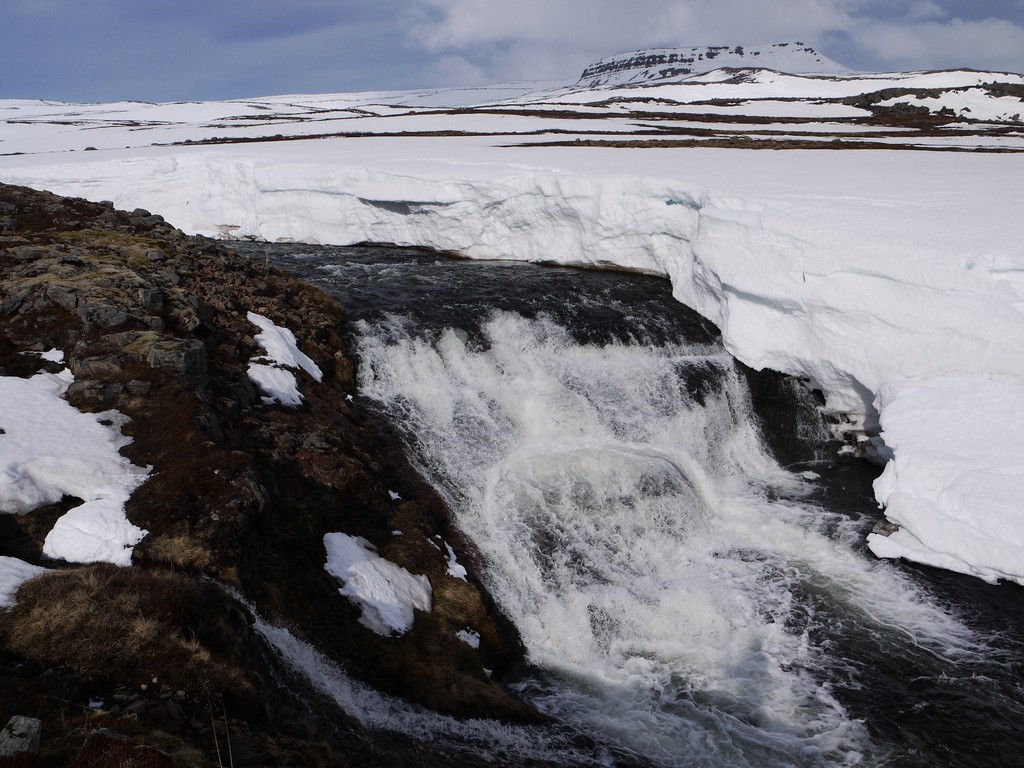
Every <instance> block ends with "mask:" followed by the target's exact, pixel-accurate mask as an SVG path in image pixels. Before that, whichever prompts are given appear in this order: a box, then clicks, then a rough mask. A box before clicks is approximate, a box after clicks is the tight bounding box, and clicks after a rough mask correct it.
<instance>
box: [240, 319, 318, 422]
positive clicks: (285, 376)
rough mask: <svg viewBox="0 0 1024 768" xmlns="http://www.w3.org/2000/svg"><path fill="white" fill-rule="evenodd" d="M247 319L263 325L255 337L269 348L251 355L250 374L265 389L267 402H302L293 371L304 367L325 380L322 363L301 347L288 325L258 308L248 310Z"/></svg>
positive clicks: (257, 325)
mask: <svg viewBox="0 0 1024 768" xmlns="http://www.w3.org/2000/svg"><path fill="white" fill-rule="evenodd" d="M248 319H249V322H250V323H252V324H253V325H255V326H256V327H257V328H259V329H260V331H261V332H260V333H258V334H256V337H255V341H256V343H257V344H259V345H260V346H261V347H262V348H263V350H264V352H266V354H265V355H261V356H259V357H254V358H252V360H251V361H250V363H249V368H248V374H249V378H250V379H251V380H252V381H253V383H254V384H256V385H257V386H258V387H259V388H260V389H261V390H263V402H264V404H266V405H273V404H274V403H279V404H280V405H286V406H293V407H294V406H297V405H302V395H301V394H300V393H299V382H298V380H297V379H296V378H295V374H294V373H292V371H293V370H303V371H305V372H306V373H308V374H309V375H310V376H311V377H312V378H313V380H314V381H317V382H319V381H322V380H323V373H322V372H321V371H320V368H319V366H317V364H316V363H314V362H313V360H312V359H311V358H310V357H309V356H308V355H306V354H305V353H304V352H303V351H302V350H300V349H299V347H298V344H297V343H296V341H295V334H293V333H292V332H291V331H289V330H288V329H287V328H281V327H280V326H278V325H275V324H274V322H273V321H272V320H270V319H268V318H266V317H263V316H262V315H257V314H256V313H255V312H249V314H248Z"/></svg>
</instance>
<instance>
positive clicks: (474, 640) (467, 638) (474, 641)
mask: <svg viewBox="0 0 1024 768" xmlns="http://www.w3.org/2000/svg"><path fill="white" fill-rule="evenodd" d="M455 636H456V637H457V638H459V640H461V641H462V642H464V643H465V644H466V645H468V646H469V647H470V648H474V649H476V648H479V647H480V634H479V633H478V632H474V631H473V630H472V629H468V628H467V629H460V630H459V631H458V632H456V633H455Z"/></svg>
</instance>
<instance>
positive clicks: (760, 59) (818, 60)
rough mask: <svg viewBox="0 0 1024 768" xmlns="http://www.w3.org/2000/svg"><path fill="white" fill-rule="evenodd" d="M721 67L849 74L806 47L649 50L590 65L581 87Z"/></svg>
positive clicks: (652, 79)
mask: <svg viewBox="0 0 1024 768" xmlns="http://www.w3.org/2000/svg"><path fill="white" fill-rule="evenodd" d="M721 67H735V68H742V67H756V68H759V69H777V70H779V71H781V72H797V73H816V74H820V73H835V72H843V71H846V68H845V67H843V66H842V65H841V64H839V63H837V62H835V61H832V60H831V59H829V58H828V57H826V56H823V55H821V54H820V53H818V52H817V51H815V50H814V49H813V48H811V47H810V46H807V45H804V44H803V43H775V44H773V45H759V46H742V45H736V46H727V45H710V46H697V47H693V48H648V49H645V50H641V51H632V52H630V53H620V54H618V55H616V56H609V57H607V58H604V59H601V60H600V61H598V62H596V63H594V64H591V65H590V66H589V67H587V68H586V69H584V70H583V74H582V75H580V79H579V83H578V85H580V86H581V87H584V88H597V87H599V86H602V85H629V84H632V85H640V84H643V83H653V82H657V81H661V80H668V79H672V78H678V77H686V76H689V75H695V74H700V73H701V72H710V71H711V70H713V69H719V68H721Z"/></svg>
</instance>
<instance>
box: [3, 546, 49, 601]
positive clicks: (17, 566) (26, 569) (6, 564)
mask: <svg viewBox="0 0 1024 768" xmlns="http://www.w3.org/2000/svg"><path fill="white" fill-rule="evenodd" d="M46 571H47V569H46V568H41V567H40V566H38V565H31V564H29V563H26V562H25V561H24V560H18V559H17V558H15V557H5V556H2V555H0V609H3V608H13V607H14V603H15V600H14V597H15V595H17V594H18V590H19V589H20V588H21V585H22V584H24V583H25V582H26V581H29V580H30V579H34V578H35V577H36V576H42V575H43V574H44V573H46Z"/></svg>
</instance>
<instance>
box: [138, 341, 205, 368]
mask: <svg viewBox="0 0 1024 768" xmlns="http://www.w3.org/2000/svg"><path fill="white" fill-rule="evenodd" d="M146 362H147V363H149V364H150V365H151V366H152V367H154V368H169V369H171V370H176V371H181V372H182V373H184V374H185V375H186V376H194V375H197V374H203V373H206V366H207V358H206V347H205V346H203V342H201V341H196V340H193V341H158V342H157V343H156V344H154V345H153V346H152V347H151V348H150V350H149V354H148V355H147V356H146Z"/></svg>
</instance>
